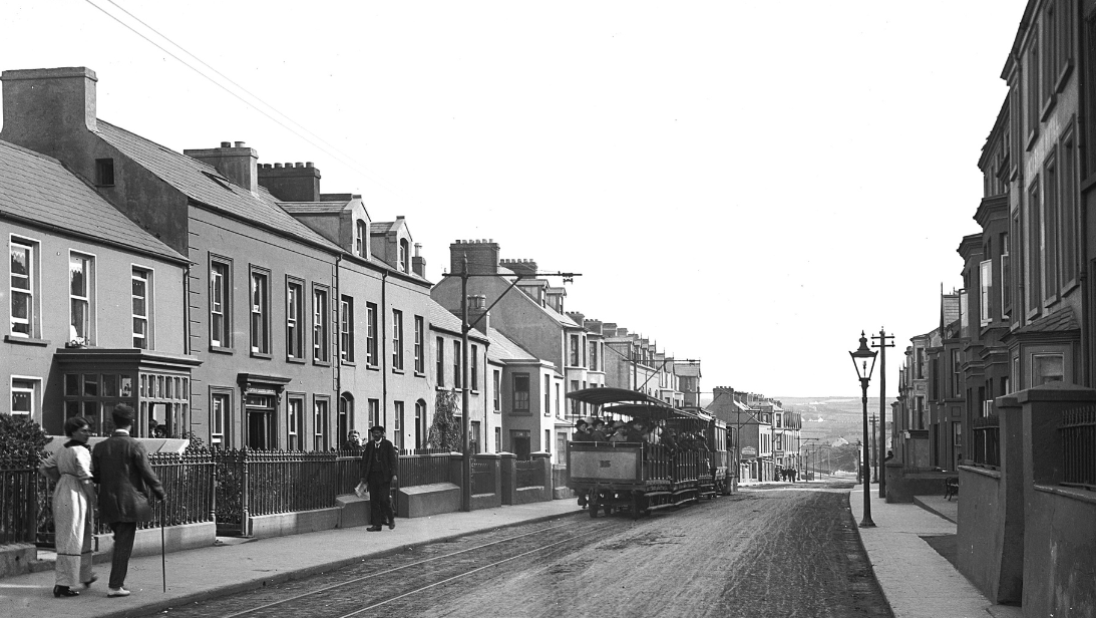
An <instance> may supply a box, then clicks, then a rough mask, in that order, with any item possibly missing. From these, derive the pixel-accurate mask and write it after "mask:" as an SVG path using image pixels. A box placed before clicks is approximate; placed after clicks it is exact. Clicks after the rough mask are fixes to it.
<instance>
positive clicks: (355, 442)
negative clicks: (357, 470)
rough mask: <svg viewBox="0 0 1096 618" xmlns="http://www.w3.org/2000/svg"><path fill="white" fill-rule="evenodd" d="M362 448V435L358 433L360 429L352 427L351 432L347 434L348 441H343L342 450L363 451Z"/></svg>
mask: <svg viewBox="0 0 1096 618" xmlns="http://www.w3.org/2000/svg"><path fill="white" fill-rule="evenodd" d="M361 448H362V439H361V436H360V435H358V431H357V430H356V429H351V430H350V433H348V434H346V442H343V445H342V450H344V451H353V452H359V451H361Z"/></svg>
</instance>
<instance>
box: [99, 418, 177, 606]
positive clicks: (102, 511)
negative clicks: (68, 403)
mask: <svg viewBox="0 0 1096 618" xmlns="http://www.w3.org/2000/svg"><path fill="white" fill-rule="evenodd" d="M133 416H134V414H133V408H131V407H129V406H127V405H126V404H124V403H120V404H118V405H116V406H114V410H112V411H111V418H112V420H113V421H114V427H115V429H114V433H112V434H111V435H110V437H109V438H107V439H106V440H104V441H102V442H100V443H99V444H96V445H95V449H94V450H93V451H92V452H91V464H92V470H93V472H94V475H95V477H94V480H95V482H96V483H98V484H99V518H100V519H101V520H102V521H103V522H105V523H107V524H109V525H110V529H111V530H112V531H113V532H114V555H113V556H112V558H111V563H110V582H109V584H108V590H107V596H108V597H125V596H129V590H126V589H125V588H124V587H123V585H124V584H125V582H126V573H127V572H128V571H129V556H130V554H132V553H133V538H134V536H135V535H136V534H137V522H139V521H148V520H150V519H152V507H151V506H150V504H149V493H150V492H151V493H152V494H155V496H156V499H158V500H163V499H164V489H163V486H162V485H161V484H160V479H159V478H157V477H156V473H155V472H153V471H152V466H151V465H149V463H148V452H147V451H145V447H144V445H142V444H141V443H140V442H138V441H137V440H135V439H133V438H131V437H130V435H129V428H130V427H131V426H132V425H133Z"/></svg>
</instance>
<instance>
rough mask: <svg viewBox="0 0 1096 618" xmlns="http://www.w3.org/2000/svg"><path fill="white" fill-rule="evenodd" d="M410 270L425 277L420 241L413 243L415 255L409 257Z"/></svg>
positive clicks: (424, 264)
mask: <svg viewBox="0 0 1096 618" xmlns="http://www.w3.org/2000/svg"><path fill="white" fill-rule="evenodd" d="M411 272H413V273H415V274H416V275H418V276H420V277H424V278H425V277H426V258H424V257H422V243H415V255H414V257H412V258H411Z"/></svg>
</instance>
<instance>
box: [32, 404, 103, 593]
mask: <svg viewBox="0 0 1096 618" xmlns="http://www.w3.org/2000/svg"><path fill="white" fill-rule="evenodd" d="M65 435H66V436H68V438H69V440H68V442H65V446H64V448H62V449H61V450H59V451H57V452H55V453H53V454H51V455H50V456H49V458H47V459H46V461H45V462H44V463H43V464H42V471H43V473H44V474H46V476H48V477H50V478H52V479H53V480H55V481H57V487H56V488H55V489H54V490H53V522H54V525H55V530H56V533H57V540H56V543H57V564H56V567H55V569H56V585H54V586H53V596H55V597H74V596H77V595H79V594H80V593H79V592H77V591H75V590H73V588H74V587H75V586H76V582H80V583H82V584H84V588H88V587H90V586H91V584H92V582H94V581H95V580H97V579H99V578H98V577H96V576H95V573H93V572H92V570H91V509H92V508H93V507H92V505H93V504H95V487H94V485H92V481H91V479H92V474H91V450H90V449H88V437H89V436H91V428H90V427H89V426H88V421H87V419H85V418H84V417H82V416H73V417H72V418H70V419H68V420H67V421H65Z"/></svg>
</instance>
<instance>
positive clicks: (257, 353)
mask: <svg viewBox="0 0 1096 618" xmlns="http://www.w3.org/2000/svg"><path fill="white" fill-rule="evenodd" d="M259 281H262V282H263V286H262V289H261V290H260V289H258V287H257V285H258V282H259ZM247 289H248V307H249V309H248V333H249V336H250V341H249V347H250V349H251V356H253V357H256V358H271V354H270V270H269V269H266V268H263V267H261V266H256V265H254V264H251V265H249V267H248V288H247ZM256 300H258V301H259V304H258V305H256V304H255V303H256ZM257 339H258V341H256V340H257ZM257 343H261V344H262V345H256V344H257Z"/></svg>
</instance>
